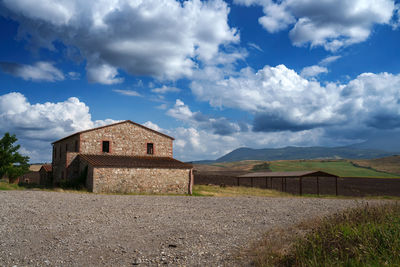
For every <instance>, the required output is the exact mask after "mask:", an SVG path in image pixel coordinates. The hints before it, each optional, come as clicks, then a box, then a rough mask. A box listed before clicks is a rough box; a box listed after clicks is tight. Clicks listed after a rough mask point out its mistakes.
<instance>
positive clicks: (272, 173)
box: [238, 171, 337, 178]
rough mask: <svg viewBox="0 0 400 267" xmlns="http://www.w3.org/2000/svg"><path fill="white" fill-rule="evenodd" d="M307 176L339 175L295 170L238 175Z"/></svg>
mask: <svg viewBox="0 0 400 267" xmlns="http://www.w3.org/2000/svg"><path fill="white" fill-rule="evenodd" d="M306 176H321V177H337V175H334V174H330V173H327V172H323V171H293V172H252V173H247V174H244V175H240V176H238V177H249V178H250V177H286V178H290V177H292V178H294V177H306Z"/></svg>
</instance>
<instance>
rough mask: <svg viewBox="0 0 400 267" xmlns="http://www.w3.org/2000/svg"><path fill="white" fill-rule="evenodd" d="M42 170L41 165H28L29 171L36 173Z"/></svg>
mask: <svg viewBox="0 0 400 267" xmlns="http://www.w3.org/2000/svg"><path fill="white" fill-rule="evenodd" d="M40 168H42V164H31V165H29V171H32V172H38V171H39V170H40Z"/></svg>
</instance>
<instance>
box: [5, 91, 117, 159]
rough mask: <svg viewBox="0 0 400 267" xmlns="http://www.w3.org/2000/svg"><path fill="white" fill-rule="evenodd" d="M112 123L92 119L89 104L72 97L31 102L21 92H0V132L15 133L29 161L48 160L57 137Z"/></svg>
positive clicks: (111, 121) (108, 120)
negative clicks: (59, 100)
mask: <svg viewBox="0 0 400 267" xmlns="http://www.w3.org/2000/svg"><path fill="white" fill-rule="evenodd" d="M113 122H115V121H114V120H110V119H107V120H97V121H92V119H91V114H90V113H89V107H88V106H86V104H85V103H83V102H81V101H79V99H78V98H76V97H71V98H69V99H67V100H65V101H63V102H58V103H51V102H46V103H35V104H31V103H30V102H29V101H28V99H27V98H26V97H25V96H24V95H22V94H21V93H17V92H12V93H8V94H5V95H0V133H1V134H4V133H5V132H10V133H11V134H16V135H17V138H18V139H19V142H20V144H21V145H22V146H23V148H24V149H25V151H29V153H28V156H31V157H32V158H31V162H43V161H50V160H51V142H53V141H56V140H57V139H60V138H62V137H64V136H67V135H69V134H72V133H74V132H77V131H82V130H86V129H90V128H93V127H98V126H101V125H105V124H109V123H113Z"/></svg>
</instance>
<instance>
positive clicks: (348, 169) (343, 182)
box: [194, 160, 400, 197]
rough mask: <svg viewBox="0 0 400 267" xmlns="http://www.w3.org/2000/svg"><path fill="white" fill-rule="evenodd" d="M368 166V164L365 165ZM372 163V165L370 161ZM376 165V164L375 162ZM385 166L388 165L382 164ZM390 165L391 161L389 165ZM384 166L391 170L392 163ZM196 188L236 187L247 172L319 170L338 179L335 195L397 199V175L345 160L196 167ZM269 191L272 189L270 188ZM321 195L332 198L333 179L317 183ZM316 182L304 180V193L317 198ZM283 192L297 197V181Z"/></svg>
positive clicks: (259, 182)
mask: <svg viewBox="0 0 400 267" xmlns="http://www.w3.org/2000/svg"><path fill="white" fill-rule="evenodd" d="M368 162H370V161H368ZM372 162H373V161H372ZM378 162H379V161H378ZM385 162H388V161H387V160H385ZM392 162H393V161H392ZM391 164H392V165H390V164H387V165H390V166H392V167H393V165H394V164H393V163H391ZM194 168H195V183H196V184H215V185H226V186H235V185H237V179H236V176H238V175H241V174H245V173H248V172H250V171H299V170H322V171H325V172H328V173H332V174H336V175H338V176H340V177H341V178H339V180H338V193H339V195H342V196H357V197H359V196H400V179H396V178H400V175H398V174H397V175H396V174H391V173H387V172H382V171H377V170H375V169H373V168H368V167H359V166H357V165H356V164H355V163H353V162H351V161H348V160H287V161H269V162H267V161H256V160H246V161H240V162H227V163H217V164H213V165H195V166H194ZM253 182H254V186H255V187H261V188H266V181H265V178H260V179H254V181H253ZM240 185H242V186H250V185H251V184H250V179H247V180H246V179H241V181H240ZM268 187H271V186H270V185H269V186H268ZM319 187H320V194H323V195H334V194H335V181H334V179H320V181H319ZM272 188H273V189H275V190H282V188H283V186H282V181H281V180H280V179H275V180H274V182H273V185H272ZM316 189H317V184H316V180H315V179H313V178H306V179H303V193H304V194H317V190H316ZM286 192H288V193H291V194H298V193H299V181H298V179H287V183H286Z"/></svg>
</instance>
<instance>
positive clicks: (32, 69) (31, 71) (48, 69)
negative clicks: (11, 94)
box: [0, 61, 65, 82]
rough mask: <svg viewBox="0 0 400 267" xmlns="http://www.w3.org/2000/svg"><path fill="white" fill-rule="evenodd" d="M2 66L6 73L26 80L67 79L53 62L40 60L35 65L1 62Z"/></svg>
mask: <svg viewBox="0 0 400 267" xmlns="http://www.w3.org/2000/svg"><path fill="white" fill-rule="evenodd" d="M0 68H1V69H2V70H3V71H4V72H5V73H8V74H11V75H13V76H16V77H21V78H22V79H24V80H31V81H46V82H55V81H62V80H64V79H65V77H64V74H63V73H62V72H61V71H60V70H59V69H57V68H56V67H54V63H51V62H45V61H39V62H36V63H35V64H33V65H25V64H18V63H13V62H0Z"/></svg>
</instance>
